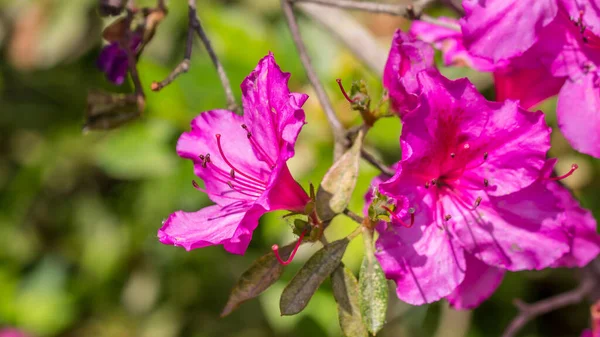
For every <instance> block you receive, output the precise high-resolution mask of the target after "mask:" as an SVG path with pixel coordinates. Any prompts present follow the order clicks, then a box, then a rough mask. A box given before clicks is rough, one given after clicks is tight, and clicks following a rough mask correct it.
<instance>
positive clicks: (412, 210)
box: [382, 206, 415, 228]
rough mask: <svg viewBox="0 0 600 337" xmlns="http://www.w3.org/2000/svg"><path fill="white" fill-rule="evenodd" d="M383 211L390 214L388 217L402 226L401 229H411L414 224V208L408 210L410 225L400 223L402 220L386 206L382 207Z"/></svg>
mask: <svg viewBox="0 0 600 337" xmlns="http://www.w3.org/2000/svg"><path fill="white" fill-rule="evenodd" d="M382 208H383V209H385V210H386V211H388V213H390V216H391V217H392V218H393V219H394V220H396V221H398V222H399V223H400V225H402V227H406V228H411V227H412V226H413V225H414V224H415V212H414V208H411V209H410V210H409V212H410V225H408V224H406V222H404V221H402V219H400V217H399V216H398V215H397V214H396V213H394V211H392V210H391V209H390V208H389V207H387V206H382Z"/></svg>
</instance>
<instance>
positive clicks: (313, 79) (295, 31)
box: [281, 0, 346, 158]
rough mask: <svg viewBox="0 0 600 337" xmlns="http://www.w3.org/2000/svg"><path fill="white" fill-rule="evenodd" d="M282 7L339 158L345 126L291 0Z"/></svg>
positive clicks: (344, 140)
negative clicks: (330, 96)
mask: <svg viewBox="0 0 600 337" xmlns="http://www.w3.org/2000/svg"><path fill="white" fill-rule="evenodd" d="M281 8H282V9H283V14H284V16H285V19H286V21H287V24H288V27H289V29H290V32H291V34H292V39H293V40H294V44H295V45H296V49H297V50H298V54H299V56H300V61H302V65H303V66H304V70H305V71H306V76H307V77H308V80H309V81H310V83H311V85H312V86H313V88H314V89H315V91H316V94H317V97H318V99H319V102H321V106H322V107H323V110H324V111H325V115H326V116H327V121H328V122H329V126H330V127H331V129H332V132H333V136H334V140H335V145H334V158H338V157H339V156H341V155H342V153H343V151H344V149H345V145H346V138H345V131H344V127H343V126H342V123H341V122H340V121H339V119H338V118H337V116H336V115H335V111H334V110H333V107H332V105H331V102H330V101H329V97H327V93H325V89H324V88H323V85H322V84H321V81H320V80H319V77H318V76H317V74H316V72H315V70H314V68H313V66H312V62H311V60H310V56H309V55H308V52H307V51H306V46H305V45H304V42H303V41H302V36H301V35H300V29H299V28H298V22H297V21H296V16H295V15H294V10H293V8H292V5H291V3H290V2H289V0H281Z"/></svg>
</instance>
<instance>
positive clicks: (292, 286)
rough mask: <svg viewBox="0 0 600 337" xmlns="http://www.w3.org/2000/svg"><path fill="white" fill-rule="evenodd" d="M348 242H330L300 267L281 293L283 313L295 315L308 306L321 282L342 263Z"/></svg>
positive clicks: (280, 307)
mask: <svg viewBox="0 0 600 337" xmlns="http://www.w3.org/2000/svg"><path fill="white" fill-rule="evenodd" d="M348 243H349V241H348V239H346V238H344V239H341V240H338V241H334V242H332V243H330V244H328V245H327V246H325V247H323V248H321V250H319V251H318V252H316V253H315V255H313V256H312V257H311V258H310V259H309V260H308V261H307V262H306V264H305V265H304V266H302V268H300V270H299V271H298V273H297V274H296V275H295V276H294V278H293V279H292V280H291V281H290V283H289V284H288V285H287V286H286V287H285V289H284V290H283V293H282V294H281V299H280V301H279V309H280V310H281V314H282V315H295V314H297V313H299V312H300V311H302V310H303V309H304V308H305V307H306V305H307V304H308V301H309V300H310V298H311V297H312V296H313V295H314V293H315V292H316V291H317V289H318V288H319V286H320V285H321V283H323V281H324V280H325V279H326V278H327V277H328V276H329V275H331V273H332V272H333V271H334V270H335V268H337V266H338V265H339V264H340V261H341V260H342V256H344V252H345V251H346V247H347V246H348Z"/></svg>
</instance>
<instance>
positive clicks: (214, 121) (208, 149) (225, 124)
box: [177, 110, 271, 205]
mask: <svg viewBox="0 0 600 337" xmlns="http://www.w3.org/2000/svg"><path fill="white" fill-rule="evenodd" d="M243 123H244V122H243V119H242V116H239V115H237V114H235V113H233V112H231V111H227V110H212V111H207V112H204V113H202V114H200V115H198V117H196V118H195V119H194V120H193V121H192V129H191V131H189V132H184V133H183V134H182V135H181V137H179V141H178V142H177V153H178V154H179V155H180V156H181V157H183V158H188V159H191V160H192V161H193V162H194V172H195V173H196V175H197V176H198V177H200V178H202V180H204V184H205V189H206V190H207V192H208V196H209V197H210V198H211V200H213V201H214V202H216V203H218V204H222V205H225V204H228V203H231V202H232V200H255V199H256V198H257V197H250V196H248V195H245V194H241V193H235V192H234V193H231V188H230V187H229V186H228V185H227V184H226V183H223V180H224V178H223V177H222V176H219V175H216V173H215V170H212V169H207V168H204V167H202V165H201V160H200V159H199V156H200V155H206V154H207V153H209V154H210V158H211V162H212V163H214V165H216V166H217V167H219V168H221V169H222V170H223V171H224V172H226V173H228V172H230V171H231V166H229V165H228V164H227V163H226V162H225V161H224V160H223V157H222V155H221V153H220V150H219V147H218V145H217V144H218V143H217V139H216V137H215V135H216V134H220V135H221V145H222V149H223V153H224V154H225V158H226V159H227V160H228V161H229V162H230V163H231V164H232V165H233V166H234V167H235V168H236V169H239V170H240V171H242V172H244V173H245V174H247V175H249V176H252V177H256V178H257V179H259V180H261V181H263V182H264V183H265V184H266V183H267V182H268V179H269V177H270V171H271V168H270V167H269V166H268V165H267V164H266V163H264V162H263V161H261V160H259V159H258V158H257V157H256V154H255V152H254V151H253V149H252V147H251V145H250V142H249V140H248V137H247V136H246V131H245V130H244V129H242V127H241V125H242V124H243ZM256 194H257V195H258V194H260V193H256Z"/></svg>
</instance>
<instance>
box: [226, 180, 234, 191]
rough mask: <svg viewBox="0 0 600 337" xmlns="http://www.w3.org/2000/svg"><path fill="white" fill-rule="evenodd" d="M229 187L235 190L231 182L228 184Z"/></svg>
mask: <svg viewBox="0 0 600 337" xmlns="http://www.w3.org/2000/svg"><path fill="white" fill-rule="evenodd" d="M227 186H229V188H231V189H232V190H233V183H231V181H228V182H227Z"/></svg>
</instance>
